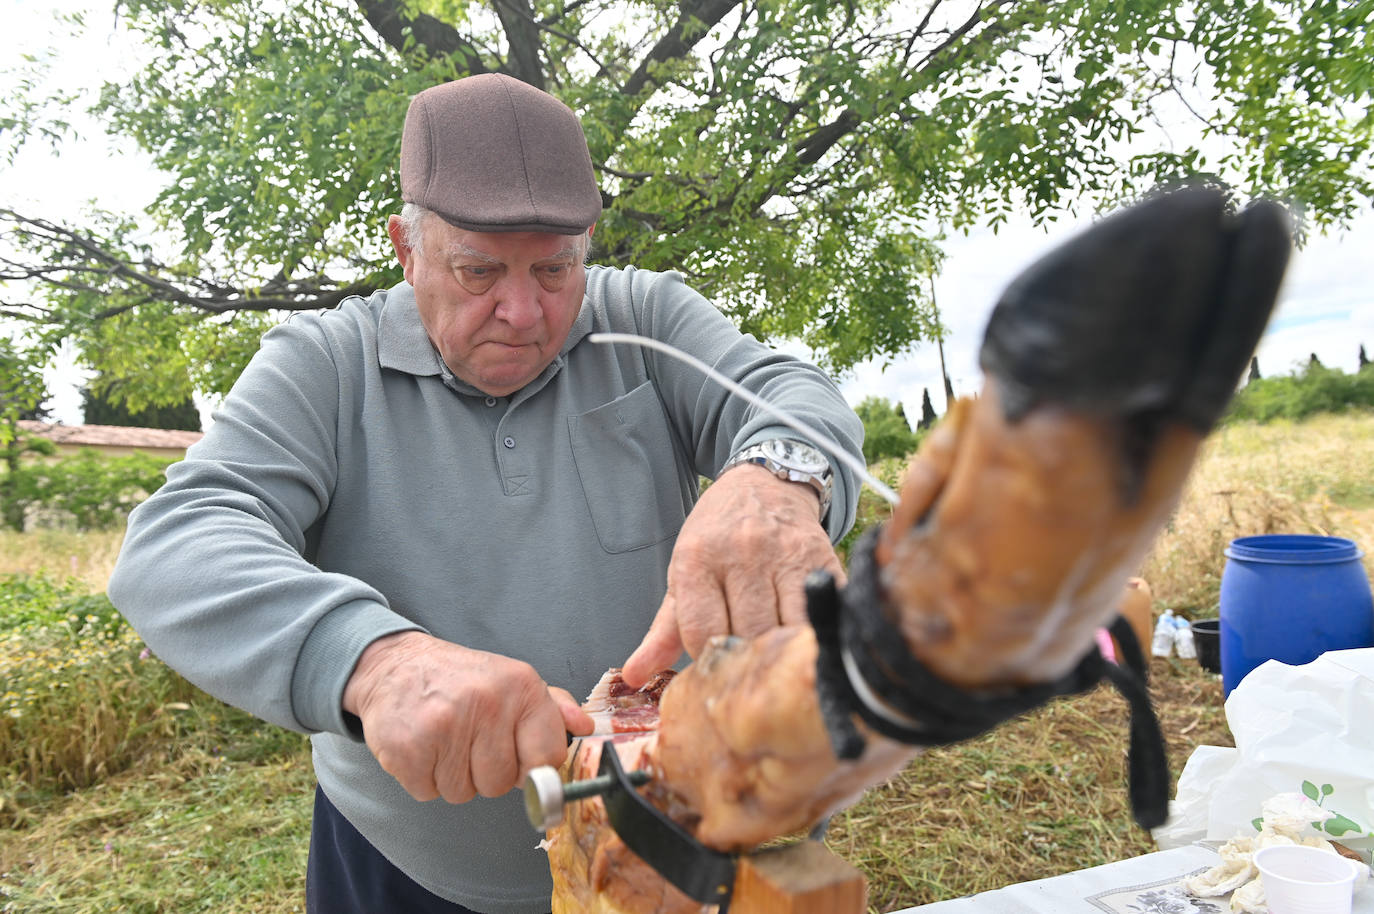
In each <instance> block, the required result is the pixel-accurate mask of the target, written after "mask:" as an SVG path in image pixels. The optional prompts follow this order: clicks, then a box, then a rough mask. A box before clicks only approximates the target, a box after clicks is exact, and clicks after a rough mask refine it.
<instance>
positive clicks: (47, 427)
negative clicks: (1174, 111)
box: [19, 419, 204, 450]
mask: <svg viewBox="0 0 1374 914" xmlns="http://www.w3.org/2000/svg"><path fill="white" fill-rule="evenodd" d="M19 427H20V428H21V429H22V430H24V431H25V432H28V433H29V434H30V435H38V436H39V437H40V438H47V439H48V440H49V441H51V442H53V443H54V444H68V445H72V446H74V447H127V448H160V449H167V448H176V449H178V450H185V449H186V448H188V447H190V446H191V445H193V444H195V443H196V442H197V441H199V440H200V439H201V438H202V437H204V432H182V431H174V430H172V429H165V428H131V427H128V426H123V425H62V424H61V423H57V422H36V421H34V420H31V419H21V420H19Z"/></svg>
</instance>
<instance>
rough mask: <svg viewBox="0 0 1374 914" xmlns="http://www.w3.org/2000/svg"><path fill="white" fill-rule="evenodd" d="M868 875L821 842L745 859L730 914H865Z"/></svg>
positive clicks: (766, 851) (806, 843)
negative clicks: (865, 875) (866, 878)
mask: <svg viewBox="0 0 1374 914" xmlns="http://www.w3.org/2000/svg"><path fill="white" fill-rule="evenodd" d="M867 909H868V883H867V881H866V880H865V879H864V875H863V873H861V872H859V871H858V870H857V869H855V868H854V867H853V866H852V865H851V864H850V863H849V862H848V861H846V860H844V859H843V858H841V857H838V856H836V855H835V854H834V853H833V852H831V850H830V849H829V848H828V847H826V846H825V845H824V844H822V843H821V842H819V841H802V842H800V843H798V844H793V845H789V846H788V847H772V848H768V849H767V850H762V851H756V852H755V853H752V854H750V855H748V856H746V857H741V858H740V861H739V867H738V868H737V869H736V871H735V891H734V894H733V896H732V897H731V899H730V914H864V912H865V911H866V910H867Z"/></svg>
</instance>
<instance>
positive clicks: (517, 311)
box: [496, 276, 541, 330]
mask: <svg viewBox="0 0 1374 914" xmlns="http://www.w3.org/2000/svg"><path fill="white" fill-rule="evenodd" d="M539 291H540V289H539V283H538V282H537V281H536V280H535V278H534V277H533V276H524V277H522V276H508V277H506V278H505V280H504V281H502V282H501V283H498V284H497V287H496V317H497V319H499V320H501V321H503V322H505V323H507V324H509V325H510V326H511V327H512V328H513V329H516V330H529V329H530V328H532V327H534V326H535V325H536V324H538V323H539V315H540V311H541V308H540V305H539Z"/></svg>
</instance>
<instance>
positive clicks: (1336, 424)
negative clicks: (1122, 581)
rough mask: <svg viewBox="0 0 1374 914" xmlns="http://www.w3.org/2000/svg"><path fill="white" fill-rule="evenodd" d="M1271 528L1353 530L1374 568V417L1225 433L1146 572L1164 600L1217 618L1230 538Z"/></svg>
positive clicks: (1208, 450)
mask: <svg viewBox="0 0 1374 914" xmlns="http://www.w3.org/2000/svg"><path fill="white" fill-rule="evenodd" d="M1265 533H1315V534H1322V535H1329V536H1344V537H1347V538H1349V539H1352V540H1354V541H1355V542H1356V543H1358V544H1360V546H1361V547H1362V548H1365V549H1366V555H1365V565H1366V570H1368V571H1371V572H1374V552H1371V551H1370V549H1369V546H1370V545H1371V544H1374V417H1371V416H1369V415H1365V414H1347V415H1340V416H1318V417H1316V418H1313V419H1311V420H1308V421H1306V422H1302V423H1289V422H1280V423H1273V424H1270V425H1249V424H1245V425H1238V426H1234V427H1230V428H1225V429H1222V430H1220V431H1219V432H1217V433H1216V434H1215V435H1213V436H1212V438H1211V439H1209V441H1208V442H1207V444H1206V446H1205V449H1204V452H1203V455H1202V458H1201V459H1200V460H1199V462H1198V465H1197V467H1196V468H1195V470H1194V471H1193V474H1192V476H1191V477H1190V479H1189V483H1188V487H1187V489H1186V490H1185V492H1184V495H1183V498H1182V500H1181V501H1180V504H1179V508H1178V510H1177V512H1176V513H1175V516H1174V518H1173V521H1172V522H1171V523H1170V525H1169V527H1168V528H1167V529H1166V530H1165V531H1164V532H1163V534H1162V535H1161V536H1160V537H1159V539H1158V540H1157V541H1156V543H1155V547H1154V549H1153V550H1152V552H1151V553H1150V556H1149V558H1148V560H1147V561H1146V563H1145V565H1144V567H1143V570H1142V574H1143V575H1144V577H1145V578H1146V579H1147V580H1148V581H1149V582H1150V586H1151V587H1152V589H1153V591H1154V596H1155V599H1156V601H1158V602H1160V603H1162V604H1163V605H1166V606H1170V607H1173V608H1175V609H1182V610H1183V611H1184V612H1185V614H1187V615H1189V616H1190V617H1203V618H1205V617H1209V616H1215V615H1216V606H1217V595H1218V593H1219V592H1220V589H1221V572H1222V570H1223V568H1224V567H1225V563H1226V559H1225V556H1224V550H1225V548H1226V546H1227V544H1228V543H1230V541H1231V540H1232V539H1235V538H1236V537H1238V536H1253V535H1258V534H1265Z"/></svg>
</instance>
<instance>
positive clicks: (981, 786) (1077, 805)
mask: <svg viewBox="0 0 1374 914" xmlns="http://www.w3.org/2000/svg"><path fill="white" fill-rule="evenodd" d="M1151 675H1152V692H1153V694H1154V698H1155V706H1156V711H1157V713H1158V714H1159V717H1160V723H1161V726H1162V728H1163V730H1164V732H1165V734H1166V741H1167V743H1168V748H1169V756H1170V770H1171V771H1172V772H1173V773H1174V776H1175V777H1177V774H1178V772H1179V771H1181V770H1182V768H1183V763H1184V762H1185V761H1186V760H1187V758H1188V756H1189V755H1190V754H1191V753H1192V751H1193V749H1194V748H1195V747H1196V746H1198V745H1200V744H1209V745H1222V746H1229V745H1233V743H1232V741H1231V737H1230V733H1229V731H1228V730H1227V728H1226V720H1225V714H1224V711H1223V709H1222V700H1221V684H1220V682H1218V681H1217V679H1218V677H1215V676H1211V675H1209V674H1207V673H1205V672H1204V671H1203V670H1202V669H1201V668H1200V667H1198V666H1197V665H1196V664H1193V663H1181V662H1178V661H1174V660H1155V661H1154V663H1153V669H1152V671H1151ZM1126 744H1127V709H1126V704H1125V702H1124V701H1123V700H1122V699H1121V698H1120V697H1118V696H1117V694H1116V693H1115V691H1113V690H1111V689H1109V688H1107V687H1105V686H1104V687H1102V688H1099V689H1097V690H1095V691H1093V692H1090V693H1088V694H1086V695H1082V696H1079V697H1076V698H1073V699H1068V700H1061V701H1058V702H1055V703H1054V704H1051V705H1049V706H1047V707H1044V708H1041V709H1040V710H1038V711H1035V712H1033V713H1031V714H1028V715H1026V716H1025V717H1023V718H1021V719H1019V720H1017V721H1014V722H1012V723H1010V724H1007V725H1005V726H1003V727H1001V728H999V729H998V730H996V731H994V732H992V733H989V734H987V735H985V736H983V737H980V738H979V739H976V740H973V741H971V742H968V743H964V744H961V745H957V746H951V747H947V748H943V749H934V750H931V751H928V752H926V753H925V754H924V755H922V756H920V757H918V758H917V759H916V760H914V761H913V762H912V763H911V764H910V765H909V766H908V767H907V768H906V770H905V771H903V772H902V774H901V775H900V776H898V777H897V778H896V779H894V780H893V781H892V782H891V783H889V784H887V785H885V786H883V787H881V788H878V789H876V790H872V791H870V792H869V793H868V794H866V795H865V796H864V798H863V799H862V800H861V801H860V802H859V803H858V804H857V805H855V806H854V807H852V808H851V809H849V810H847V811H846V812H845V813H843V814H842V815H840V816H838V817H836V820H835V821H834V822H833V823H832V825H831V830H830V835H829V838H828V843H829V844H830V846H831V847H832V848H833V849H834V850H835V851H836V852H837V853H839V854H840V855H841V856H843V857H845V858H846V859H848V860H850V861H851V862H853V863H854V864H855V865H856V866H858V867H859V868H860V869H862V870H863V871H864V873H865V875H867V876H868V879H869V905H870V910H871V911H875V912H876V911H891V910H895V909H899V908H903V907H908V906H911V905H918V904H927V903H930V902H934V901H940V900H943V899H947V898H954V897H958V896H961V895H967V894H973V893H975V892H981V891H987V890H989V889H994V888H998V887H1001V886H1004V885H1009V884H1011V883H1014V882H1024V881H1026V880H1031V879H1043V878H1045V877H1048V876H1053V875H1056V874H1058V873H1065V872H1070V871H1072V870H1076V869H1082V868H1085V867H1089V866H1096V865H1098V864H1101V863H1106V862H1108V861H1111V860H1120V859H1124V858H1127V857H1133V856H1136V855H1138V854H1143V853H1148V852H1149V851H1151V850H1153V849H1154V846H1153V844H1152V842H1151V841H1150V838H1149V836H1148V835H1147V834H1146V833H1145V832H1144V831H1142V830H1141V829H1140V828H1139V827H1137V826H1136V825H1135V824H1134V822H1133V821H1132V819H1131V812H1130V803H1129V799H1128V796H1127V792H1126V785H1127V778H1126Z"/></svg>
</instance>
